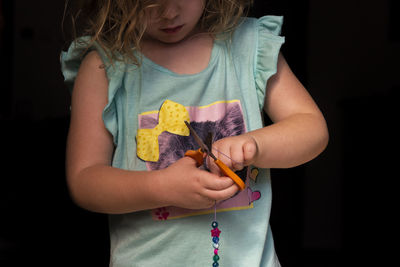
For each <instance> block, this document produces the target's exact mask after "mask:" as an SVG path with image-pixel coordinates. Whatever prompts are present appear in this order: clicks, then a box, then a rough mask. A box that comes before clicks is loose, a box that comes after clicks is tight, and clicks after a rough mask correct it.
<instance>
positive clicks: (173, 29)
mask: <svg viewBox="0 0 400 267" xmlns="http://www.w3.org/2000/svg"><path fill="white" fill-rule="evenodd" d="M182 27H183V25H178V26H175V27H168V28H163V29H161V30H162V31H163V32H165V33H168V34H173V33H177V32H179V31H180V30H181V29H182Z"/></svg>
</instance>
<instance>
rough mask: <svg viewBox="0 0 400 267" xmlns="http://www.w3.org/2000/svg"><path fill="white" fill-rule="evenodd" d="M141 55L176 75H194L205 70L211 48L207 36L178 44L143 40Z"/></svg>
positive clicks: (195, 37) (210, 42)
mask: <svg viewBox="0 0 400 267" xmlns="http://www.w3.org/2000/svg"><path fill="white" fill-rule="evenodd" d="M141 45H142V53H143V54H144V55H145V56H146V57H147V58H149V59H150V60H152V61H153V62H155V63H157V64H158V65H161V66H162V67H164V68H167V69H169V70H170V71H172V72H175V73H177V74H196V73H199V72H201V71H202V70H204V69H205V68H207V66H208V64H209V62H210V59H211V52H212V47H213V39H212V38H211V36H210V35H208V34H197V35H194V36H192V37H190V38H188V39H185V40H183V41H180V42H178V43H172V44H167V43H162V42H158V41H156V40H152V39H146V38H144V39H143V41H142V43H141Z"/></svg>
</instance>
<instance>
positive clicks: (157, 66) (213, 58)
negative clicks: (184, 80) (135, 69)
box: [140, 40, 219, 77]
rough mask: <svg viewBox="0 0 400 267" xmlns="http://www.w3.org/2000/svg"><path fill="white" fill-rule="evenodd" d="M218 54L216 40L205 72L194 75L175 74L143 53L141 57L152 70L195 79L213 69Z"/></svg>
mask: <svg viewBox="0 0 400 267" xmlns="http://www.w3.org/2000/svg"><path fill="white" fill-rule="evenodd" d="M218 53H219V49H218V44H217V41H216V40H214V41H213V45H212V48H211V56H210V60H209V61H208V64H207V66H206V67H205V68H204V69H203V70H201V71H199V72H197V73H193V74H179V73H176V72H174V71H172V70H170V69H168V68H166V67H163V66H161V65H160V64H157V63H155V62H154V61H153V60H151V59H150V58H148V57H146V56H145V55H144V54H142V53H140V57H141V59H142V63H144V64H146V65H148V66H150V67H152V68H154V69H156V70H158V71H161V72H164V73H166V74H169V75H171V76H174V77H193V76H198V75H201V74H203V73H204V72H207V71H208V70H209V69H211V68H212V66H213V65H214V64H215V61H216V58H217V56H218Z"/></svg>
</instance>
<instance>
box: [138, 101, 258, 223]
mask: <svg viewBox="0 0 400 267" xmlns="http://www.w3.org/2000/svg"><path fill="white" fill-rule="evenodd" d="M184 120H187V121H190V125H191V126H192V127H193V128H194V130H195V131H196V132H197V133H198V134H199V136H200V138H202V139H203V140H205V139H206V136H207V135H209V133H211V135H212V137H213V140H212V142H215V141H217V140H219V139H221V138H224V137H228V136H236V135H240V134H243V133H245V132H246V126H245V123H244V117H243V112H242V108H241V104H240V101H239V100H232V101H219V102H215V103H212V104H210V105H207V106H200V107H184V106H182V105H181V104H179V103H176V102H173V101H170V100H166V101H165V102H164V103H163V105H162V106H161V109H160V111H150V112H145V113H142V114H139V130H138V135H137V137H136V139H137V143H138V153H137V155H138V157H139V158H141V159H143V160H145V161H146V166H147V169H148V170H158V169H164V168H166V167H168V166H169V165H171V164H173V163H174V162H176V161H177V160H178V159H180V158H182V157H184V154H185V152H186V151H187V150H196V149H198V148H199V146H198V144H197V143H196V142H195V140H194V138H193V137H192V136H190V132H188V129H187V127H186V125H185V124H184V122H183V121H184ZM182 123H183V125H182ZM237 174H238V176H239V177H240V178H241V179H242V180H243V181H244V182H245V184H246V189H245V190H243V191H241V192H239V193H238V194H237V195H235V196H234V197H233V198H231V199H228V200H226V201H224V202H222V203H220V204H218V205H217V212H222V211H232V210H243V209H249V208H253V202H254V201H256V200H258V199H260V197H261V194H260V192H259V191H253V190H252V189H251V188H250V187H249V185H250V180H251V182H252V183H254V182H256V179H257V175H258V169H257V168H251V170H250V168H244V169H243V170H242V171H239V172H237ZM213 212H214V209H213V208H212V209H206V210H189V209H183V208H178V207H163V208H159V209H155V210H153V211H152V217H153V219H155V220H167V219H177V218H182V217H187V216H194V215H201V214H209V213H213Z"/></svg>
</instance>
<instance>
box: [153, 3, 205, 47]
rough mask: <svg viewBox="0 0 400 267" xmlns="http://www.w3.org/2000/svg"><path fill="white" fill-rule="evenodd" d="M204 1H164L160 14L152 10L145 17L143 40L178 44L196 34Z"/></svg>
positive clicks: (156, 10) (158, 11) (157, 10)
mask: <svg viewBox="0 0 400 267" xmlns="http://www.w3.org/2000/svg"><path fill="white" fill-rule="evenodd" d="M204 6H205V0H164V3H163V7H164V9H163V10H162V11H163V12H162V13H161V12H160V10H159V8H153V9H151V11H150V12H149V14H148V15H147V28H146V31H145V38H149V39H153V40H156V41H159V42H163V43H175V42H179V41H181V40H183V39H185V38H187V37H189V36H191V35H192V34H194V33H196V30H197V25H198V21H199V19H200V18H201V16H202V14H203V11H204Z"/></svg>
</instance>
